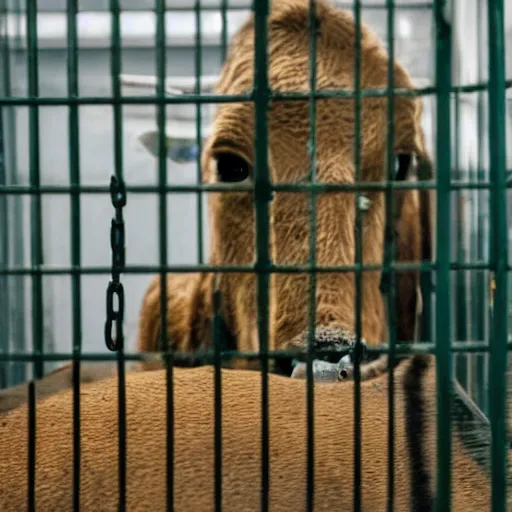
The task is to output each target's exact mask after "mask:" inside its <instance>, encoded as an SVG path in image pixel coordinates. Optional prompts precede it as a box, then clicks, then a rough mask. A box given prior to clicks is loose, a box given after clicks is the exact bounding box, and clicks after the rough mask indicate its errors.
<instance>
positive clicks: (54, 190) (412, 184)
mask: <svg viewBox="0 0 512 512" xmlns="http://www.w3.org/2000/svg"><path fill="white" fill-rule="evenodd" d="M507 172H508V173H512V170H510V171H507ZM387 187H391V188H392V189H394V190H435V188H436V185H435V183H434V182H427V181H423V182H419V181H403V182H393V183H388V182H387V181H381V182H378V183H359V184H349V183H311V184H308V183H279V184H275V185H272V186H271V190H273V191H274V192H293V193H300V192H302V193H304V192H315V194H321V193H327V192H357V191H359V192H384V191H385V190H386V189H387ZM490 187H491V184H490V183H489V182H487V181H485V182H484V181H482V182H474V181H473V182H471V181H468V182H463V181H459V182H452V183H451V184H450V188H451V189H452V190H487V189H489V188H490ZM507 188H512V181H511V182H510V183H507ZM163 189H164V190H165V192H167V193H183V194H185V193H194V192H211V193H214V192H221V193H233V192H250V191H252V190H253V186H252V185H226V184H201V185H166V186H164V187H163ZM126 190H127V192H130V193H133V194H152V193H153V194H157V193H159V192H160V190H161V188H160V187H159V186H158V185H127V186H126ZM76 193H80V194H109V193H110V192H109V188H108V186H103V185H81V186H73V185H41V186H40V187H31V186H29V185H7V186H4V185H2V186H0V196H1V195H29V194H76Z"/></svg>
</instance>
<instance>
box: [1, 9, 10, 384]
mask: <svg viewBox="0 0 512 512" xmlns="http://www.w3.org/2000/svg"><path fill="white" fill-rule="evenodd" d="M3 15H4V13H3V11H0V16H3ZM0 44H2V43H1V34H0ZM4 57H6V54H4V52H3V48H1V47H0V59H1V60H2V61H3V58H4ZM2 64H5V63H4V62H2ZM3 67H5V66H0V69H2V68H3ZM0 92H1V94H2V96H5V92H4V90H3V87H2V83H1V82H0ZM3 114H4V109H3V107H2V108H0V186H5V185H7V183H8V182H7V172H6V167H7V164H6V161H5V160H6V159H5V145H4V123H3V121H4V119H3ZM8 198H9V196H7V195H6V196H4V197H1V198H0V234H1V238H0V269H1V270H4V269H7V268H8V267H9V240H10V237H11V234H10V229H9V228H10V226H9V217H10V215H9V210H8ZM10 295H11V291H10V287H9V277H8V276H7V275H6V274H4V275H1V276H0V312H1V313H0V349H1V350H2V351H3V352H10V350H11V346H10V345H11V343H10V341H11V339H12V332H11V322H10V300H9V296H10ZM10 366H11V364H10V363H8V362H2V363H0V389H1V388H5V387H7V386H8V385H9V380H10V379H9V370H10Z"/></svg>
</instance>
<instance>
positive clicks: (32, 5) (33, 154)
mask: <svg viewBox="0 0 512 512" xmlns="http://www.w3.org/2000/svg"><path fill="white" fill-rule="evenodd" d="M36 22H37V0H33V1H32V2H27V39H28V42H27V46H28V93H29V96H30V97H32V98H36V97H37V96H39V62H38V48H37V23H36ZM29 130H30V134H29V145H30V149H29V153H30V155H29V160H30V186H31V187H33V188H34V189H35V190H36V192H35V194H34V195H33V197H32V201H31V203H30V228H31V229H30V242H31V243H30V253H31V254H30V256H31V264H32V266H33V267H36V268H37V267H39V266H40V265H42V264H43V263H44V261H43V225H42V205H41V195H40V194H39V193H38V192H37V189H38V188H39V187H40V186H41V174H40V172H41V161H40V149H39V109H38V107H37V105H31V106H30V107H29ZM43 333H44V322H43V281H42V278H41V276H40V275H37V274H35V275H34V276H33V278H32V344H33V347H34V352H38V353H42V352H43V350H44V347H43ZM43 374H44V361H43V360H39V361H37V362H35V363H34V367H33V375H34V378H35V379H40V378H42V376H43Z"/></svg>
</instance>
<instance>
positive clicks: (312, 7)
mask: <svg viewBox="0 0 512 512" xmlns="http://www.w3.org/2000/svg"><path fill="white" fill-rule="evenodd" d="M317 30H318V27H317V20H316V1H315V0H309V63H310V66H309V89H310V92H311V93H314V92H315V89H316V38H317V35H316V34H317ZM309 123H310V130H309V141H308V153H309V155H308V156H309V161H310V166H311V170H310V176H311V183H312V184H314V183H316V172H317V147H316V101H315V98H314V97H313V96H311V97H310V99H309ZM316 233H317V226H316V195H315V192H314V190H312V192H311V207H310V230H309V262H310V264H311V266H312V267H314V266H316ZM308 323H309V329H308V346H307V356H306V379H307V381H306V384H307V389H306V408H307V440H306V443H307V462H306V464H307V466H306V476H307V489H306V510H308V511H312V510H313V508H314V490H315V472H314V470H315V446H314V425H315V418H314V404H315V402H314V391H313V359H314V349H313V347H314V340H315V335H316V334H315V333H316V329H315V327H316V274H315V272H314V270H313V271H311V273H310V281H309V319H308Z"/></svg>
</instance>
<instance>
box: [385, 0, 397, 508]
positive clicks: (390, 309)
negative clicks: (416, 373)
mask: <svg viewBox="0 0 512 512" xmlns="http://www.w3.org/2000/svg"><path fill="white" fill-rule="evenodd" d="M386 4H387V8H388V9H387V33H388V132H387V151H386V155H387V178H386V179H387V182H388V183H387V188H386V197H385V199H386V227H385V231H384V233H385V235H384V240H385V247H384V258H383V260H384V261H383V263H384V270H383V272H384V275H383V276H382V277H383V279H384V280H385V287H384V292H385V295H386V299H387V301H386V302H387V317H388V338H389V340H388V343H389V354H388V365H389V366H388V368H389V372H388V382H389V384H388V504H387V509H388V512H393V507H394V498H395V493H394V489H395V471H394V462H395V442H394V441H395V439H394V436H395V379H394V376H395V374H394V371H393V365H394V361H395V345H396V288H395V287H396V276H395V271H394V269H393V268H392V266H391V264H392V262H393V256H394V254H395V243H394V242H395V223H394V206H395V205H394V204H393V197H394V195H393V186H392V185H393V179H394V168H395V154H394V153H395V151H394V149H395V137H394V135H395V123H394V120H395V95H394V88H395V83H394V61H395V4H394V0H387V1H386Z"/></svg>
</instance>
